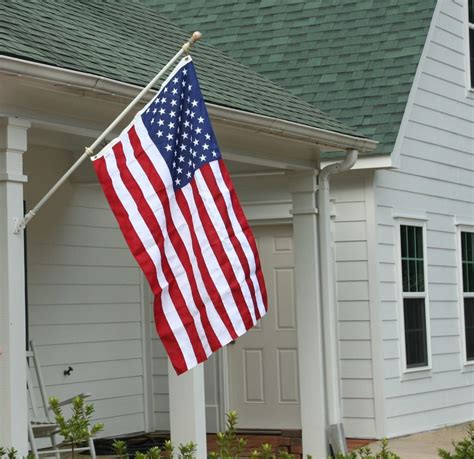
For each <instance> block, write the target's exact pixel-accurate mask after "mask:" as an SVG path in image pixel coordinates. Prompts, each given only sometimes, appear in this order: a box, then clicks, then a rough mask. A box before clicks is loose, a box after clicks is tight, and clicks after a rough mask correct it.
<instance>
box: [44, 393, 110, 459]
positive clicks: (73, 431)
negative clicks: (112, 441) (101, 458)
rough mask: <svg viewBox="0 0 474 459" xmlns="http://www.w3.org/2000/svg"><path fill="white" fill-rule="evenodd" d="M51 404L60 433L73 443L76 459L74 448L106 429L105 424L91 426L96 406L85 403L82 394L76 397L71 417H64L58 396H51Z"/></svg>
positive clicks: (72, 452)
mask: <svg viewBox="0 0 474 459" xmlns="http://www.w3.org/2000/svg"><path fill="white" fill-rule="evenodd" d="M49 406H50V407H51V410H52V412H53V413H54V417H55V420H56V422H57V423H58V426H59V433H60V434H61V436H62V437H63V438H64V441H65V442H66V443H68V444H70V445H71V450H72V451H71V455H72V459H74V450H75V449H76V448H77V446H78V445H79V444H80V443H82V442H85V441H88V440H89V438H91V437H92V436H93V435H95V434H97V433H98V432H100V431H101V430H103V429H104V425H103V424H101V423H97V424H94V425H93V426H91V418H92V414H93V413H94V406H93V405H92V404H86V403H84V399H83V398H82V397H81V396H77V397H74V400H73V402H72V415H71V417H70V418H69V419H66V418H65V417H64V415H63V411H62V408H61V406H60V404H59V400H58V399H57V398H56V397H50V399H49Z"/></svg>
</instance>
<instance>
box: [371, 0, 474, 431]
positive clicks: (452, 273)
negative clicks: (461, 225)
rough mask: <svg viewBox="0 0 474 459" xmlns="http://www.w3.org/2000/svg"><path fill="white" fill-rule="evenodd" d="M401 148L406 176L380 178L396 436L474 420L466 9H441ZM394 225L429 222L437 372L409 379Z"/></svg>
mask: <svg viewBox="0 0 474 459" xmlns="http://www.w3.org/2000/svg"><path fill="white" fill-rule="evenodd" d="M438 8H439V9H440V11H439V14H438V15H437V16H436V19H435V21H434V23H433V24H432V26H431V28H432V30H431V32H430V35H429V37H430V40H429V42H428V43H427V45H426V49H425V53H424V57H423V58H422V61H421V62H420V66H419V69H418V75H417V78H416V79H415V84H414V87H413V88H412V94H411V96H410V101H409V104H408V107H407V112H406V114H405V116H406V117H407V123H406V128H405V130H402V131H401V134H400V135H402V136H403V137H402V138H401V139H399V140H401V142H400V143H399V148H398V151H397V152H396V153H395V154H399V155H400V168H399V169H398V170H392V171H378V172H377V173H376V188H375V197H376V203H377V214H376V218H377V243H378V249H377V258H378V260H377V261H378V273H379V279H380V289H379V292H380V300H381V314H382V337H383V355H384V377H385V396H386V401H385V413H386V432H385V434H386V435H388V436H396V435H401V434H405V433H411V432H416V431H422V430H426V429H433V428H435V427H438V426H440V425H445V424H452V423H459V422H463V421H465V420H468V419H472V418H473V417H474V385H473V383H474V380H473V377H474V372H472V371H469V369H468V368H466V369H465V368H464V367H463V363H462V358H461V340H462V339H463V337H462V333H460V321H459V319H460V317H459V315H460V307H459V293H458V283H459V282H460V279H459V273H458V267H457V254H456V247H457V245H456V244H457V241H456V230H455V223H456V221H457V220H458V219H462V220H463V219H471V220H472V219H473V216H474V205H473V202H474V174H473V170H474V100H473V99H472V98H469V97H467V96H466V88H465V81H466V79H465V71H466V70H465V63H466V59H465V56H464V42H463V40H465V35H466V30H465V24H463V22H462V14H463V11H462V7H461V6H460V5H458V4H456V3H454V2H452V1H451V0H441V2H439V6H438ZM394 215H406V216H407V217H409V216H411V215H420V216H422V217H425V218H426V219H427V220H426V227H427V231H426V245H427V253H426V254H425V256H426V258H427V262H428V270H427V273H426V275H427V279H428V293H429V304H428V308H429V313H430V328H431V338H430V339H431V352H432V368H431V369H430V370H426V371H421V372H415V373H410V374H403V372H402V369H401V363H400V353H401V347H400V336H399V334H400V326H399V308H400V307H401V305H400V304H398V302H399V300H398V295H399V289H400V288H401V287H400V285H398V283H397V276H396V269H397V259H396V258H397V256H398V255H397V253H396V248H395V247H396V245H395V241H396V238H398V237H399V235H398V234H397V232H396V225H395V220H394Z"/></svg>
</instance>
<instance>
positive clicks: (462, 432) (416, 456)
mask: <svg viewBox="0 0 474 459" xmlns="http://www.w3.org/2000/svg"><path fill="white" fill-rule="evenodd" d="M467 426H468V423H466V424H460V425H457V426H452V427H444V428H442V429H437V430H431V431H429V432H422V433H419V434H414V435H408V436H406V437H398V438H392V439H391V440H389V442H388V444H389V448H390V450H391V451H393V452H394V453H396V454H398V455H399V456H400V457H401V458H402V459H434V458H438V459H439V456H438V453H437V451H438V448H443V449H445V450H446V451H450V452H452V451H453V449H454V448H453V445H452V442H453V440H454V441H459V440H462V439H463V438H464V437H465V436H466V431H467ZM368 446H369V447H370V448H371V449H372V451H374V452H375V451H378V450H379V449H380V443H379V442H376V443H371V444H370V445H368Z"/></svg>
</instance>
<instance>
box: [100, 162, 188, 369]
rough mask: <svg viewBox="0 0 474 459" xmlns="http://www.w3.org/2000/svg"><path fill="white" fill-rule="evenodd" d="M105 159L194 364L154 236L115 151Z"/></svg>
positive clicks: (179, 338) (168, 312)
mask: <svg viewBox="0 0 474 459" xmlns="http://www.w3.org/2000/svg"><path fill="white" fill-rule="evenodd" d="M104 162H105V166H106V169H107V173H108V174H109V177H110V180H111V181H112V185H113V188H114V190H115V193H116V194H117V197H118V199H119V200H120V202H121V204H122V206H123V207H124V209H125V210H126V212H127V214H128V219H129V221H130V223H131V225H132V226H133V228H134V229H135V232H136V233H137V235H138V237H139V238H140V240H141V242H142V244H143V246H144V247H145V249H146V251H147V253H148V255H149V256H150V258H151V260H152V261H153V263H154V264H155V268H156V272H157V277H158V282H159V284H160V286H161V288H162V289H163V290H162V293H161V296H162V300H163V301H162V304H163V312H164V314H165V316H166V318H167V320H168V323H169V325H170V328H171V330H172V331H173V334H174V336H175V338H176V341H177V343H178V345H179V347H180V348H181V351H182V353H183V356H184V360H185V362H186V366H187V368H192V367H194V366H195V365H197V359H196V356H195V354H194V349H193V347H192V345H191V341H190V339H189V336H188V334H187V332H186V329H185V327H184V325H183V322H182V321H181V318H180V317H179V314H178V313H177V311H176V308H175V306H174V304H173V301H172V299H171V296H170V294H169V288H168V287H169V286H168V282H167V281H166V278H165V277H164V274H163V272H162V270H161V256H160V251H159V249H158V247H157V245H156V243H155V241H154V239H153V236H152V234H151V233H150V230H149V228H148V226H147V225H146V224H145V222H144V221H143V218H142V216H141V214H140V212H139V210H138V207H137V205H136V203H135V201H134V200H133V198H132V196H131V195H130V193H129V191H128V190H127V187H126V186H125V184H124V183H123V181H122V178H121V176H120V172H119V170H118V167H117V162H116V159H115V155H113V154H109V155H104Z"/></svg>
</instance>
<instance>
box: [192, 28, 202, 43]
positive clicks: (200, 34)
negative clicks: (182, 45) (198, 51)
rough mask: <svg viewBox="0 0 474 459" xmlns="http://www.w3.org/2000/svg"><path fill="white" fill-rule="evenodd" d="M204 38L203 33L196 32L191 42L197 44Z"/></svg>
mask: <svg viewBox="0 0 474 459" xmlns="http://www.w3.org/2000/svg"><path fill="white" fill-rule="evenodd" d="M201 38H202V33H201V32H198V31H197V30H196V32H194V33H193V36H192V37H191V41H192V43H196V42H197V41H198V40H200V39H201Z"/></svg>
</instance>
